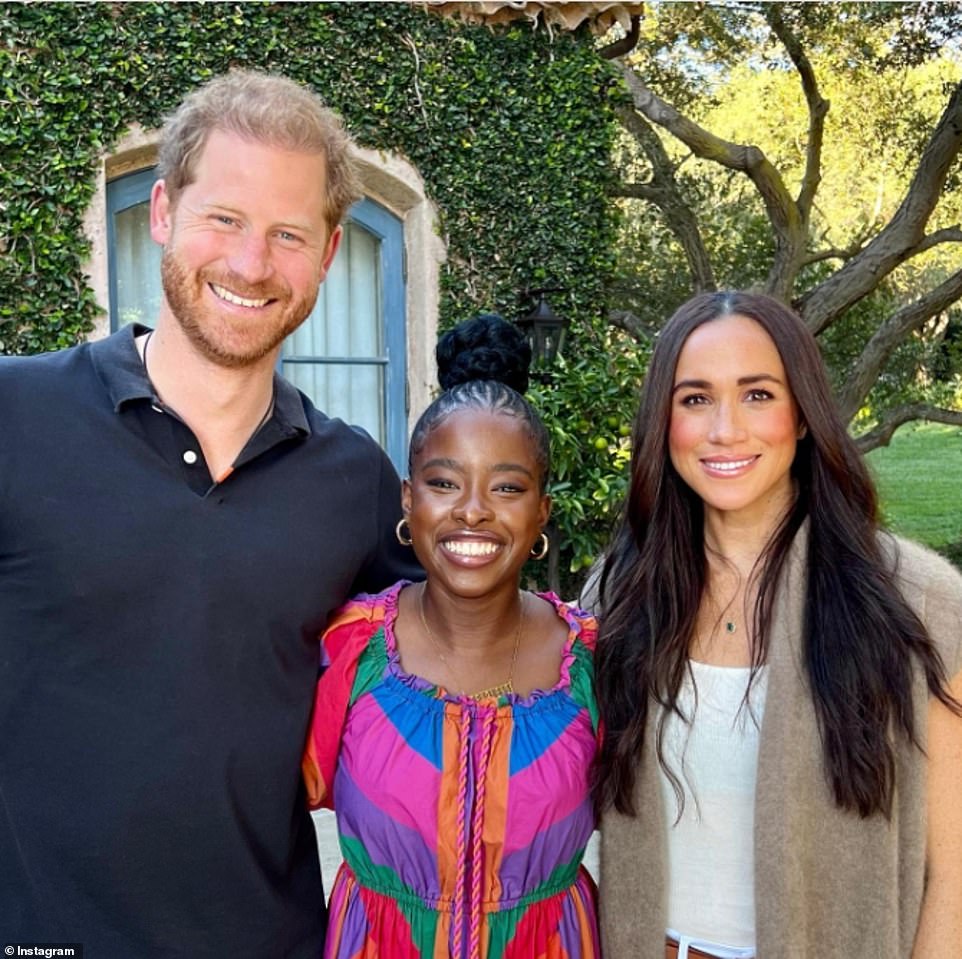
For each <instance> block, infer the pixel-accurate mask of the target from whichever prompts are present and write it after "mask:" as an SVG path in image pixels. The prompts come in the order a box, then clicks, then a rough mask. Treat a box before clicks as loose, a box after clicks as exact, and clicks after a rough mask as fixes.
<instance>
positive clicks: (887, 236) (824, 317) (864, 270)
mask: <svg viewBox="0 0 962 959" xmlns="http://www.w3.org/2000/svg"><path fill="white" fill-rule="evenodd" d="M960 148H962V82H960V83H959V84H958V85H957V86H956V87H955V89H954V90H953V92H952V96H951V97H950V98H949V102H948V103H947V104H946V107H945V110H944V112H943V113H942V117H941V119H940V120H939V122H938V124H937V126H936V128H935V130H933V132H932V136H931V137H930V138H929V141H928V143H927V144H926V146H925V149H924V151H923V152H922V157H921V159H920V160H919V163H918V166H917V167H916V169H915V174H914V175H913V177H912V183H911V185H910V186H909V190H908V193H906V195H905V198H904V199H903V200H902V203H901V205H900V206H899V208H898V210H897V211H896V212H895V215H894V216H893V217H892V219H891V220H890V221H889V222H888V224H887V225H886V226H885V227H884V228H883V229H882V230H881V231H880V232H879V233H878V235H877V236H876V237H875V238H874V239H873V240H872V241H871V242H870V243H868V244H867V245H866V246H865V248H864V249H863V250H862V251H861V253H859V254H858V255H857V256H855V257H853V258H852V259H851V260H849V261H848V263H846V264H845V265H844V266H843V267H842V268H841V269H840V270H838V271H837V272H836V273H834V274H832V276H830V277H828V279H826V280H825V281H823V282H822V283H820V284H819V285H818V286H816V287H814V288H813V289H812V290H810V291H809V292H808V293H806V294H805V295H804V296H803V297H801V299H800V300H799V301H798V302H797V303H796V307H797V309H798V310H799V312H800V313H801V314H802V316H803V317H804V318H805V322H806V323H807V324H808V325H809V327H810V329H811V330H812V332H813V333H820V332H821V331H822V330H824V329H825V328H826V327H827V326H829V325H830V324H831V323H832V322H834V321H835V320H836V319H837V318H838V317H839V316H841V314H842V313H844V312H845V311H846V310H847V309H848V308H849V307H850V306H852V304H853V303H857V302H858V301H859V300H860V299H862V297H864V296H865V295H867V294H868V293H870V292H871V291H872V290H874V289H875V288H876V287H877V286H878V284H879V282H880V281H881V280H882V279H883V278H884V277H886V276H888V274H889V273H891V272H892V270H894V269H895V268H896V267H897V266H898V265H899V264H900V263H903V262H904V261H905V260H906V259H907V258H908V257H909V256H911V255H913V251H916V249H917V247H919V246H920V245H921V244H922V243H924V239H923V237H924V233H925V226H926V224H927V223H928V221H929V218H930V217H931V215H932V211H933V210H934V209H935V206H936V204H937V203H938V202H939V198H940V196H941V193H942V187H943V186H944V184H945V179H946V177H947V176H948V172H949V168H950V167H951V165H952V163H953V161H954V160H955V158H956V156H958V153H959V150H960ZM940 232H941V231H940ZM933 236H935V234H933Z"/></svg>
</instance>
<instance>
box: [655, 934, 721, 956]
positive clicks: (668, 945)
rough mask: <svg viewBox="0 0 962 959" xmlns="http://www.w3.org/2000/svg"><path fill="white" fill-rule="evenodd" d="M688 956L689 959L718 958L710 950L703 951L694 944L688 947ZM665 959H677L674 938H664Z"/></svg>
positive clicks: (676, 944) (676, 945)
mask: <svg viewBox="0 0 962 959" xmlns="http://www.w3.org/2000/svg"><path fill="white" fill-rule="evenodd" d="M688 956H689V959H718V956H713V955H712V954H711V953H710V952H703V951H702V950H701V949H696V948H695V947H694V946H689V947H688ZM665 959H678V943H677V942H675V940H674V939H666V940H665Z"/></svg>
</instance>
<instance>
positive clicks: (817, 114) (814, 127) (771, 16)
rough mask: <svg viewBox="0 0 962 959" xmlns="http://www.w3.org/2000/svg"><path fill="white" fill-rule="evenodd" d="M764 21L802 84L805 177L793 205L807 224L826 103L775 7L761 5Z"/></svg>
mask: <svg viewBox="0 0 962 959" xmlns="http://www.w3.org/2000/svg"><path fill="white" fill-rule="evenodd" d="M764 9H765V19H766V20H767V21H768V25H769V26H770V27H771V28H772V32H773V33H774V34H775V36H776V37H778V39H779V40H780V41H781V42H782V46H784V47H785V49H786V50H787V51H788V55H789V56H790V57H791V59H792V63H794V64H795V69H796V70H797V71H798V75H799V77H800V78H801V81H802V90H803V92H804V93H805V102H806V103H807V104H808V142H807V144H806V147H805V174H804V176H803V177H802V185H801V188H800V190H799V192H798V199H797V200H796V201H795V202H796V204H797V206H798V211H799V213H800V215H801V217H802V219H803V220H804V222H805V223H806V224H807V223H808V221H809V218H810V216H811V212H812V203H813V202H814V200H815V194H816V192H817V191H818V185H819V184H820V183H821V182H822V143H823V141H824V137H825V115H826V114H827V113H828V109H829V102H828V100H825V99H824V98H823V97H822V95H821V94H820V93H819V92H818V81H817V80H816V79H815V71H814V69H812V64H811V62H810V61H809V59H808V56H807V55H806V54H805V51H804V50H803V49H802V45H801V43H800V42H799V40H798V37H796V36H795V34H794V33H793V32H792V30H791V29H790V28H789V26H788V24H787V23H786V22H785V20H784V18H783V17H782V14H781V11H780V10H779V7H778V4H774V3H771V4H766V5H765V8H764Z"/></svg>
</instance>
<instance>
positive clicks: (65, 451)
mask: <svg viewBox="0 0 962 959" xmlns="http://www.w3.org/2000/svg"><path fill="white" fill-rule="evenodd" d="M349 150H350V140H349V138H348V136H347V135H346V134H345V132H344V130H343V128H342V126H341V123H340V121H339V120H338V118H337V117H336V116H335V115H334V114H332V113H331V112H330V111H328V110H327V109H325V108H324V107H323V105H322V104H321V103H320V101H319V100H318V99H317V97H316V96H315V95H314V94H313V93H312V92H310V91H309V90H307V89H305V88H303V87H301V86H299V85H298V84H295V83H293V82H291V81H289V80H286V79H283V78H280V77H275V76H269V75H266V74H259V73H252V72H245V71H238V72H234V73H231V74H229V75H227V76H224V77H220V78H217V79H215V80H214V81H212V82H211V83H209V84H207V85H206V86H204V87H202V88H200V89H199V90H197V91H195V92H194V93H193V94H191V95H190V96H189V97H188V98H187V99H186V100H185V102H184V103H183V104H182V106H181V107H180V108H179V109H178V110H177V111H176V112H175V113H174V114H173V115H172V117H171V118H170V120H169V121H168V123H167V125H166V127H165V129H164V133H163V142H162V147H161V151H160V158H159V168H158V174H159V179H158V180H157V183H156V184H155V185H154V188H153V191H152V194H151V216H150V229H151V235H152V236H153V238H154V239H155V240H156V241H157V242H158V243H160V244H161V245H162V246H163V261H162V280H163V291H164V298H163V303H162V305H161V308H160V314H159V316H158V317H157V320H156V324H155V326H154V328H153V329H152V330H148V329H146V328H144V327H137V326H134V327H128V328H125V329H123V330H121V331H120V332H118V333H116V334H114V335H113V336H111V337H108V338H107V339H105V340H101V341H99V342H96V343H90V344H85V345H82V346H79V347H75V348H73V349H70V350H65V351H62V352H60V353H53V354H48V355H46V356H39V357H19V358H2V359H0V422H2V423H3V442H2V443H0V676H2V683H3V696H2V697H0V729H2V730H3V735H2V737H0V932H2V933H3V938H4V941H5V942H17V941H20V942H31V943H37V942H46V943H81V944H83V945H84V946H85V947H86V950H87V954H88V955H90V956H92V957H93V956H96V957H97V959H155V957H156V959H160V957H164V959H174V957H184V959H187V957H190V959H208V957H209V959H215V957H216V959H223V957H225V956H230V957H232V959H245V957H246V959H265V957H284V959H307V957H311V959H314V957H316V956H318V955H319V954H320V950H321V946H322V942H323V934H324V926H325V913H324V902H323V892H322V888H321V880H320V870H319V866H318V857H317V847H316V842H315V837H314V831H313V826H312V823H311V820H310V817H309V814H308V811H307V807H306V804H305V797H304V794H303V788H302V785H301V777H300V758H301V752H302V748H303V745H304V738H305V731H306V724H307V720H308V716H309V713H310V708H311V700H312V695H313V691H314V684H315V679H316V675H317V665H318V645H317V637H318V634H319V633H320V632H321V630H322V628H323V626H324V624H325V621H326V619H327V615H328V613H329V611H330V610H332V609H333V608H334V607H336V606H338V605H339V604H341V603H342V602H343V601H344V600H345V599H346V598H347V597H348V596H350V595H353V594H355V593H357V592H358V591H371V592H373V591H376V590H380V589H381V588H383V587H385V586H387V585H389V584H390V583H393V582H395V581H396V580H397V579H399V578H402V577H409V578H410V577H418V576H419V573H418V569H417V567H416V566H413V565H412V563H413V560H412V557H411V555H410V554H403V555H402V553H401V548H400V546H399V545H398V543H397V541H396V539H395V537H394V534H393V530H394V526H395V523H396V521H397V520H398V518H399V516H400V488H399V483H398V478H397V475H396V473H395V471H394V469H393V468H392V466H391V464H390V462H389V461H388V459H387V457H386V456H385V454H384V453H383V452H382V451H381V449H380V448H379V447H378V446H377V444H376V443H375V442H374V441H373V440H372V439H371V438H370V437H368V436H367V435H366V434H363V433H361V432H358V431H356V430H353V429H351V428H349V427H347V426H345V425H344V424H343V423H341V422H340V421H336V420H331V419H328V418H327V417H326V416H325V415H324V414H323V413H321V412H319V411H318V410H316V409H315V408H314V407H313V406H312V404H311V403H310V401H309V400H308V399H307V398H306V397H304V396H303V395H301V394H300V393H299V392H298V391H297V390H295V389H294V388H293V387H292V386H291V385H290V384H289V383H287V382H286V381H285V380H284V379H283V378H281V377H280V376H279V375H277V373H276V372H275V369H276V364H277V359H278V354H279V351H280V348H281V343H282V341H283V339H284V337H285V336H287V335H288V334H289V333H290V332H291V331H292V330H294V329H296V328H297V327H298V326H299V325H300V324H301V323H302V322H303V321H304V319H305V318H306V317H307V316H308V314H309V313H310V311H311V309H312V307H313V305H314V301H315V299H316V297H317V292H318V287H319V285H320V284H321V283H322V282H323V280H324V278H325V276H326V273H327V270H328V268H329V267H330V264H331V262H332V260H333V258H334V255H335V254H336V252H337V248H338V243H339V241H340V239H341V226H340V223H341V219H342V217H343V216H344V213H345V211H346V210H347V208H348V206H349V205H350V203H351V202H352V200H353V199H355V197H356V196H357V184H356V180H355V176H354V173H353V171H352V168H351V161H350V157H349Z"/></svg>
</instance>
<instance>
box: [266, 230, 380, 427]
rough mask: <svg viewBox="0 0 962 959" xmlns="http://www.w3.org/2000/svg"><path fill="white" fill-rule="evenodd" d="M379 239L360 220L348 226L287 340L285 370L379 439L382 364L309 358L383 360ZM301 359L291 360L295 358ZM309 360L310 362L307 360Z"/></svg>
mask: <svg viewBox="0 0 962 959" xmlns="http://www.w3.org/2000/svg"><path fill="white" fill-rule="evenodd" d="M380 245H381V241H380V240H379V239H378V238H377V237H376V236H375V235H374V234H373V233H371V232H370V231H368V230H366V229H364V227H362V226H360V225H359V224H358V223H354V222H348V223H347V224H345V227H344V237H343V239H342V240H341V249H340V250H339V251H338V254H337V256H336V257H335V258H334V262H333V264H332V265H331V269H330V271H329V272H328V274H327V279H326V280H325V281H324V283H323V284H322V285H321V289H320V292H319V294H318V297H317V304H316V305H315V307H314V310H313V312H312V313H311V315H310V316H309V317H308V318H307V320H306V321H305V322H304V324H303V325H302V326H301V327H300V328H299V329H298V330H295V332H294V333H292V334H291V335H290V336H289V337H288V339H287V341H286V342H285V343H284V349H283V352H282V357H283V360H284V361H285V362H284V375H285V376H286V377H288V379H290V380H291V382H293V383H294V384H295V386H297V387H298V388H299V389H301V390H303V391H304V392H305V393H306V394H307V395H308V396H309V397H310V398H311V399H312V400H313V402H314V405H315V406H317V407H318V408H319V409H321V410H323V411H324V412H325V413H327V414H328V415H329V416H338V417H340V418H341V419H343V420H345V421H347V422H348V423H356V424H358V425H359V426H363V427H364V428H365V429H366V430H367V431H368V432H369V433H370V434H371V435H372V436H373V437H374V438H375V439H376V440H377V441H378V442H379V443H381V444H384V443H385V442H386V439H387V432H386V425H385V422H384V414H385V399H384V366H383V363H381V362H378V363H376V364H373V365H372V364H371V363H365V364H360V363H346V364H330V363H326V364H320V363H311V362H309V361H310V360H312V359H313V360H317V359H321V358H324V357H334V358H350V359H353V360H364V359H366V360H376V361H382V360H383V358H384V356H383V354H384V345H383V328H384V322H383V318H382V316H381V312H382V305H381V275H380V268H381V263H380V261H381V256H380V253H381V251H380ZM295 358H296V359H297V360H299V361H300V362H290V361H291V360H293V359H295ZM305 361H308V362H305Z"/></svg>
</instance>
